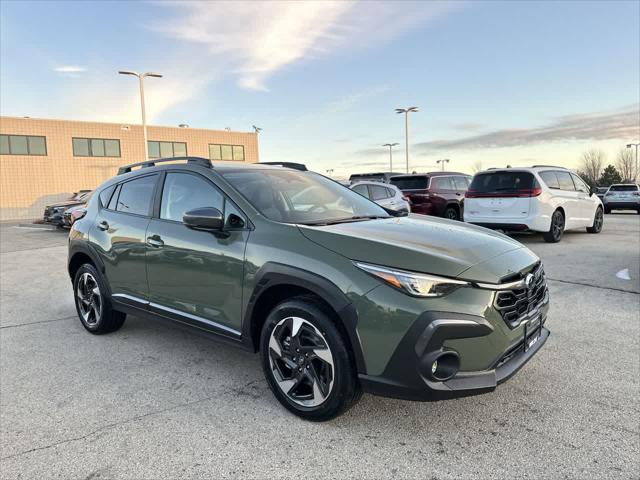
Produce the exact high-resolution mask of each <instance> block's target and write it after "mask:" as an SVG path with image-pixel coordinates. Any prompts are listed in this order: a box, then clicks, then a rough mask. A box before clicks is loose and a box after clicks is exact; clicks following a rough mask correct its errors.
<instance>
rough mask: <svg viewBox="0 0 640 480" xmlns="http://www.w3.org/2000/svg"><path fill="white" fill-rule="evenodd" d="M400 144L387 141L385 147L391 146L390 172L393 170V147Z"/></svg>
mask: <svg viewBox="0 0 640 480" xmlns="http://www.w3.org/2000/svg"><path fill="white" fill-rule="evenodd" d="M397 145H400V144H399V143H398V142H396V143H385V144H384V145H382V146H383V147H389V172H393V147H395V146H397Z"/></svg>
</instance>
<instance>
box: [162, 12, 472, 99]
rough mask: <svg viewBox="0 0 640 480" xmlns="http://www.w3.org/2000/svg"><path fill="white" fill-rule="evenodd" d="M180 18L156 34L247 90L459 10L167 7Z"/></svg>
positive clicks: (175, 16)
mask: <svg viewBox="0 0 640 480" xmlns="http://www.w3.org/2000/svg"><path fill="white" fill-rule="evenodd" d="M158 5H162V6H167V5H168V6H170V7H171V8H172V9H173V10H174V14H173V15H171V18H170V20H167V21H165V22H156V23H155V24H153V25H152V26H151V28H152V29H153V30H155V31H157V32H160V33H163V34H165V35H168V36H170V37H172V38H176V39H179V40H182V41H184V42H189V43H192V44H194V43H195V44H199V45H202V46H204V47H205V49H206V52H207V53H208V55H209V56H210V57H212V58H215V59H217V61H218V62H220V63H221V64H224V65H225V66H227V67H228V68H229V69H230V70H231V72H232V74H233V75H235V76H236V77H237V82H238V84H239V85H240V86H241V87H243V88H247V89H253V90H267V80H268V79H269V78H270V77H271V76H272V75H273V74H275V73H276V72H278V71H280V70H282V69H283V68H285V67H286V66H288V65H291V64H294V63H297V62H300V61H303V60H307V59H309V58H314V57H318V56H321V55H327V54H331V53H334V52H335V51H337V50H338V49H343V48H358V47H367V46H369V45H371V44H373V43H378V42H380V41H386V40H388V39H390V38H392V37H393V36H395V35H397V34H398V33H400V32H404V31H406V30H408V29H410V28H412V27H414V26H416V25H418V24H424V23H425V21H428V20H430V19H432V18H435V17H437V16H439V15H441V14H443V13H446V12H449V11H450V10H452V9H453V8H457V7H458V6H459V2H404V3H403V4H402V7H401V8H399V7H398V5H397V4H395V3H392V2H375V3H374V2H369V1H354V0H341V1H304V2H294V1H270V2H260V1H255V2H235V1H234V2H231V1H228V2H227V1H219V2H214V3H212V2H169V3H167V2H159V3H158Z"/></svg>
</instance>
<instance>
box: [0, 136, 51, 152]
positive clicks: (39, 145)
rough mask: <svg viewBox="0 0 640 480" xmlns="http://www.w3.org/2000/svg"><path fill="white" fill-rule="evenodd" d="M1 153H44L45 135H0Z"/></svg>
mask: <svg viewBox="0 0 640 480" xmlns="http://www.w3.org/2000/svg"><path fill="white" fill-rule="evenodd" d="M0 154H2V155H46V154H47V141H46V139H45V137H39V136H29V135H0Z"/></svg>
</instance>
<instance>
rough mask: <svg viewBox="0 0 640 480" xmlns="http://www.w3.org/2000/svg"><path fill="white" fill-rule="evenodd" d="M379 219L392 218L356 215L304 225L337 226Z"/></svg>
mask: <svg viewBox="0 0 640 480" xmlns="http://www.w3.org/2000/svg"><path fill="white" fill-rule="evenodd" d="M378 218H391V217H390V216H382V215H356V216H353V217H347V218H337V219H335V220H318V221H317V222H308V223H304V224H303V225H311V226H321V225H336V224H338V223H349V222H361V221H363V220H376V219H378Z"/></svg>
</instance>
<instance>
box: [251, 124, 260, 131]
mask: <svg viewBox="0 0 640 480" xmlns="http://www.w3.org/2000/svg"><path fill="white" fill-rule="evenodd" d="M251 126H252V127H253V130H254V131H255V132H256V133H260V132H261V131H262V128H261V127H256V126H255V125H251Z"/></svg>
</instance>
